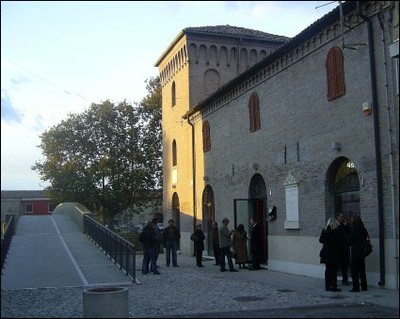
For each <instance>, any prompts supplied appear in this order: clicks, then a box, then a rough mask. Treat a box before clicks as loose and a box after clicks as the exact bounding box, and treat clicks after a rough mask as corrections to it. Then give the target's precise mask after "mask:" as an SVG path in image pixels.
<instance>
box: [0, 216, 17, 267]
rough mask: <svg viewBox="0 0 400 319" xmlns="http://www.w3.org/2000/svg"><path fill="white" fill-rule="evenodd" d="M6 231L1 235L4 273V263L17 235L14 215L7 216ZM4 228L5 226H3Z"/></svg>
mask: <svg viewBox="0 0 400 319" xmlns="http://www.w3.org/2000/svg"><path fill="white" fill-rule="evenodd" d="M4 223H5V229H4V232H2V234H1V271H2V273H3V267H4V262H5V260H6V257H7V253H8V249H9V248H10V244H11V239H12V237H13V236H14V234H15V217H14V215H6V220H5V222H4ZM2 226H3V225H2Z"/></svg>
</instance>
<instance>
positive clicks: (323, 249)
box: [319, 246, 326, 264]
mask: <svg viewBox="0 0 400 319" xmlns="http://www.w3.org/2000/svg"><path fill="white" fill-rule="evenodd" d="M325 250H326V249H325V246H322V248H321V250H320V252H319V257H320V260H319V262H320V263H321V264H325V263H326V260H325Z"/></svg>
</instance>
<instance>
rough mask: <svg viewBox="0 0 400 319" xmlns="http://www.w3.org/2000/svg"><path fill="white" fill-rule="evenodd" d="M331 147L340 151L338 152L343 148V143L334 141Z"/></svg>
mask: <svg viewBox="0 0 400 319" xmlns="http://www.w3.org/2000/svg"><path fill="white" fill-rule="evenodd" d="M331 147H332V150H333V151H338V152H339V151H340V150H341V149H342V145H341V144H340V143H339V142H333V143H332V145H331Z"/></svg>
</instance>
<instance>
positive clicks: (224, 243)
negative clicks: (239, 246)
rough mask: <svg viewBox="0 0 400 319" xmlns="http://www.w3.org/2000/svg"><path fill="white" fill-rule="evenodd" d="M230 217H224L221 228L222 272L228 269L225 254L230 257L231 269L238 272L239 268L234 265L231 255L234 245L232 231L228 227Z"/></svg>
mask: <svg viewBox="0 0 400 319" xmlns="http://www.w3.org/2000/svg"><path fill="white" fill-rule="evenodd" d="M228 224H229V219H228V218H226V217H225V218H224V219H223V220H222V226H221V227H220V228H219V247H220V248H219V250H220V256H221V259H220V269H221V272H224V271H226V268H225V256H226V258H227V259H228V265H229V271H231V272H237V270H236V269H235V268H234V267H233V261H232V255H231V246H232V239H231V236H232V231H230V230H229V229H228Z"/></svg>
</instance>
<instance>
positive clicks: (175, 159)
mask: <svg viewBox="0 0 400 319" xmlns="http://www.w3.org/2000/svg"><path fill="white" fill-rule="evenodd" d="M177 164H178V157H177V150H176V141H175V140H173V141H172V166H176V165H177Z"/></svg>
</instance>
